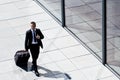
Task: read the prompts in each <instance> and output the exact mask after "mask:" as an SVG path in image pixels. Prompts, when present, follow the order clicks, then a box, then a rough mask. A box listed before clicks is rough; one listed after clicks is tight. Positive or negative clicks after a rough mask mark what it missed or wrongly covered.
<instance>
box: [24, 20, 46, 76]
mask: <svg viewBox="0 0 120 80" xmlns="http://www.w3.org/2000/svg"><path fill="white" fill-rule="evenodd" d="M43 38H44V35H43V34H42V32H41V30H40V29H37V28H36V23H35V22H31V29H30V30H28V31H26V37H25V50H26V51H28V49H30V52H31V55H32V63H33V65H32V69H34V71H35V74H36V76H40V74H39V72H38V70H37V59H38V56H39V51H40V47H41V48H43V44H42V41H41V39H43Z"/></svg>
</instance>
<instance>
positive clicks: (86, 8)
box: [65, 0, 102, 58]
mask: <svg viewBox="0 0 120 80" xmlns="http://www.w3.org/2000/svg"><path fill="white" fill-rule="evenodd" d="M95 6H97V7H95ZM101 7H102V1H101V0H65V11H66V26H67V28H68V29H69V30H71V31H72V32H73V33H74V34H75V35H77V36H78V38H79V39H80V40H82V41H83V42H84V43H85V44H86V45H87V46H88V47H89V48H90V49H92V51H94V52H95V53H96V54H97V55H98V56H99V57H100V58H102V53H101V51H102V41H101V40H102V36H101V29H102V25H101V24H102V20H101V19H102V15H101V13H102V8H101Z"/></svg>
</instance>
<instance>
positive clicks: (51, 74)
mask: <svg viewBox="0 0 120 80" xmlns="http://www.w3.org/2000/svg"><path fill="white" fill-rule="evenodd" d="M31 66H32V63H31V62H28V64H25V65H19V66H18V67H20V68H22V69H23V70H25V71H26V72H30V71H31ZM38 69H41V70H43V71H45V72H46V73H40V74H41V76H44V77H48V78H63V79H64V80H71V77H70V76H69V75H68V74H67V73H63V72H60V71H52V70H49V69H47V68H44V67H42V66H38Z"/></svg>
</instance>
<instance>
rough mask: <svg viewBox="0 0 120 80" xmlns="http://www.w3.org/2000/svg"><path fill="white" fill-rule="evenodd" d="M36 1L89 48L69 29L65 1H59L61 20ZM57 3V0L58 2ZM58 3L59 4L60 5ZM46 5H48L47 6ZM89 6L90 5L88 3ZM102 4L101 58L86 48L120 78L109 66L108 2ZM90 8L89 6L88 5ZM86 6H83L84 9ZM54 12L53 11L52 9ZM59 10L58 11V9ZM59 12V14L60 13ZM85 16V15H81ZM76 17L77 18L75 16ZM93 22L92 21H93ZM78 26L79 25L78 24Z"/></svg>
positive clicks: (38, 0)
mask: <svg viewBox="0 0 120 80" xmlns="http://www.w3.org/2000/svg"><path fill="white" fill-rule="evenodd" d="M34 1H36V2H37V3H38V4H39V5H40V6H41V7H43V9H45V11H47V12H48V13H49V14H50V15H51V16H52V17H53V18H54V19H55V20H56V21H57V22H58V23H60V24H61V25H62V26H63V27H64V28H65V29H67V31H68V32H70V33H72V34H73V36H75V38H77V40H79V41H80V42H81V43H82V44H83V45H84V46H85V47H86V46H87V45H86V43H84V42H83V41H82V40H81V39H79V37H78V36H77V35H76V34H75V33H74V32H72V31H71V30H70V29H69V28H67V25H66V21H67V19H66V2H65V0H59V1H60V2H58V3H59V4H60V5H59V8H60V9H59V11H61V13H60V14H59V15H60V16H61V18H57V17H56V16H55V15H54V14H53V13H52V12H54V11H50V10H49V9H47V7H45V5H43V3H41V1H40V0H34ZM56 1H57V0H56ZM58 3H57V4H58ZM47 4H49V2H47ZM47 4H46V5H47ZM86 4H87V5H88V3H86ZM101 4H102V6H101V7H102V8H101V9H102V12H101V14H102V15H101V18H102V19H101V22H102V23H101V24H102V26H101V44H102V46H101V48H102V49H101V50H102V51H101V57H99V55H97V54H96V53H95V52H94V50H92V49H91V48H89V46H87V47H86V48H87V49H88V50H90V51H91V52H93V53H94V55H95V56H96V57H97V58H98V59H99V60H100V61H101V62H102V63H103V65H105V66H106V67H108V68H109V69H110V70H111V71H112V72H113V73H115V75H116V76H117V77H120V74H118V73H117V72H116V71H115V70H114V69H113V68H111V67H110V66H109V64H108V63H107V0H101ZM88 6H89V5H88ZM84 7H86V6H83V8H84ZM52 10H53V9H52ZM56 10H58V9H56ZM59 11H57V13H58V12H59ZM91 11H92V10H91ZM81 14H83V13H81ZM74 17H76V16H74ZM91 22H92V21H91ZM76 24H77V23H76Z"/></svg>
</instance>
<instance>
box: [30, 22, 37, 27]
mask: <svg viewBox="0 0 120 80" xmlns="http://www.w3.org/2000/svg"><path fill="white" fill-rule="evenodd" d="M30 24H31V28H32V29H35V28H36V23H35V22H34V21H32V22H31V23H30Z"/></svg>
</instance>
